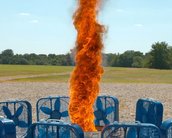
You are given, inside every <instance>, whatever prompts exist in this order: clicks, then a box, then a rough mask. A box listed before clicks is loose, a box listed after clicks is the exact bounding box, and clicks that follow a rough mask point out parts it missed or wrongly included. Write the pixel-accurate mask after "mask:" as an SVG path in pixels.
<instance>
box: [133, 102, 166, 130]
mask: <svg viewBox="0 0 172 138" xmlns="http://www.w3.org/2000/svg"><path fill="white" fill-rule="evenodd" d="M162 119H163V105H162V103H161V102H159V101H155V100H152V99H139V100H138V101H137V104H136V121H140V122H141V123H151V124H154V125H156V126H158V127H160V126H161V124H162Z"/></svg>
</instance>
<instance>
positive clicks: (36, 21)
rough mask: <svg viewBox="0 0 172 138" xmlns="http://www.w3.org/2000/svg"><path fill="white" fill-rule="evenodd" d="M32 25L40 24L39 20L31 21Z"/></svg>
mask: <svg viewBox="0 0 172 138" xmlns="http://www.w3.org/2000/svg"><path fill="white" fill-rule="evenodd" d="M30 23H35V24H36V23H39V20H37V19H34V20H31V21H30Z"/></svg>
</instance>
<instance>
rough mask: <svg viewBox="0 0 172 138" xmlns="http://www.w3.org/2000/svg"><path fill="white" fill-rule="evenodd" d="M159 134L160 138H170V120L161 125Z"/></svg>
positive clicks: (171, 120)
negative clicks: (160, 134)
mask: <svg viewBox="0 0 172 138" xmlns="http://www.w3.org/2000/svg"><path fill="white" fill-rule="evenodd" d="M161 132H162V138H172V118H171V119H168V120H165V121H164V122H163V123H162V125H161Z"/></svg>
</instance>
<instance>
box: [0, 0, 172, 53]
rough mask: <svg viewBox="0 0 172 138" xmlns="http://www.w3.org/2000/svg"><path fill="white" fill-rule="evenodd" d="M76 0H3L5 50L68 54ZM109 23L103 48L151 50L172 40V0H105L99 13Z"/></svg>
mask: <svg viewBox="0 0 172 138" xmlns="http://www.w3.org/2000/svg"><path fill="white" fill-rule="evenodd" d="M75 7H76V0H0V52H1V51H3V50H5V49H13V51H14V53H18V54H20V53H21V54H24V53H37V54H40V53H42V54H49V53H55V54H65V53H67V52H69V51H70V49H72V48H73V47H74V44H75V38H76V31H75V29H74V26H73V21H72V14H73V12H74V11H75ZM98 19H99V21H100V22H101V23H102V24H104V25H105V26H106V27H107V28H108V31H107V34H106V35H105V38H104V52H106V53H123V52H124V51H126V50H135V51H141V52H144V53H145V52H148V51H150V49H151V44H152V43H154V42H157V41H166V42H167V43H168V44H169V45H172V0H104V5H103V7H102V8H101V12H100V13H99V17H98Z"/></svg>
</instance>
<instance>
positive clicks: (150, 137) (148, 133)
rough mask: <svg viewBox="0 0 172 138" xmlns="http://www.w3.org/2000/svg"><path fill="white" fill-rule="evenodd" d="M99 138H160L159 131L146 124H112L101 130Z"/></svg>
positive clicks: (155, 127)
mask: <svg viewBox="0 0 172 138" xmlns="http://www.w3.org/2000/svg"><path fill="white" fill-rule="evenodd" d="M101 138H160V130H159V128H158V127H157V126H155V125H153V124H148V123H118V122H114V123H113V124H110V125H107V126H106V127H105V128H104V129H103V131H102V134H101Z"/></svg>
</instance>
